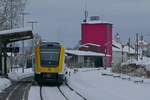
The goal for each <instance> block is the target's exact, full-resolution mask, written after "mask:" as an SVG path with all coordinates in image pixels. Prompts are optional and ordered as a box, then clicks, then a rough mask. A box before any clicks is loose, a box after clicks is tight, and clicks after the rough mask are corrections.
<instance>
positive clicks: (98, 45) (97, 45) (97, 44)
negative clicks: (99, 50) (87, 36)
mask: <svg viewBox="0 0 150 100" xmlns="http://www.w3.org/2000/svg"><path fill="white" fill-rule="evenodd" d="M87 45H92V46H96V47H100V45H98V44H94V43H86V44H83V46H87ZM81 46H82V45H81Z"/></svg>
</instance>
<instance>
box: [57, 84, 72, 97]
mask: <svg viewBox="0 0 150 100" xmlns="http://www.w3.org/2000/svg"><path fill="white" fill-rule="evenodd" d="M57 88H58V90H59V91H60V93H61V94H62V95H63V97H64V98H65V99H66V100H69V99H68V98H67V96H66V95H65V94H64V93H63V91H62V90H61V89H60V86H57Z"/></svg>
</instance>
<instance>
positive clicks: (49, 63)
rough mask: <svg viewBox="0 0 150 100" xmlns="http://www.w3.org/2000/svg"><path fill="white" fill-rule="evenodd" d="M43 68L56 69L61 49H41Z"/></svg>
mask: <svg viewBox="0 0 150 100" xmlns="http://www.w3.org/2000/svg"><path fill="white" fill-rule="evenodd" d="M40 55H41V56H40V59H41V66H43V67H56V66H58V64H59V55H60V48H41V49H40Z"/></svg>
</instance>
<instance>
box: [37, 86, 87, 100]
mask: <svg viewBox="0 0 150 100" xmlns="http://www.w3.org/2000/svg"><path fill="white" fill-rule="evenodd" d="M62 87H63V86H54V87H50V86H48V87H45V86H42V85H41V86H40V87H39V88H40V100H47V97H48V96H49V95H50V94H49V93H47V92H46V89H47V90H48V91H49V92H50V91H52V92H53V90H55V92H56V91H57V93H56V94H55V95H59V96H61V100H75V98H72V97H71V93H73V94H75V95H76V97H78V98H80V100H87V98H86V97H84V96H83V95H82V94H80V93H79V92H77V91H76V90H75V89H73V88H72V87H71V86H70V85H69V84H67V83H65V85H64V88H65V89H67V90H69V91H68V92H66V91H64V89H62ZM58 91H59V92H58ZM46 93H47V94H46ZM69 95H70V96H69ZM45 96H47V97H45ZM52 97H53V95H52ZM55 99H56V98H55ZM48 100H50V98H49V99H48ZM56 100H57V99H56ZM77 100H78V99H77Z"/></svg>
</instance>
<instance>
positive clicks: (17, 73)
mask: <svg viewBox="0 0 150 100" xmlns="http://www.w3.org/2000/svg"><path fill="white" fill-rule="evenodd" d="M32 75H33V70H32V68H28V69H24V73H23V72H22V68H19V69H15V70H13V71H12V72H10V73H8V77H9V78H10V79H12V80H16V81H18V80H20V79H23V78H26V77H29V76H32Z"/></svg>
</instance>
